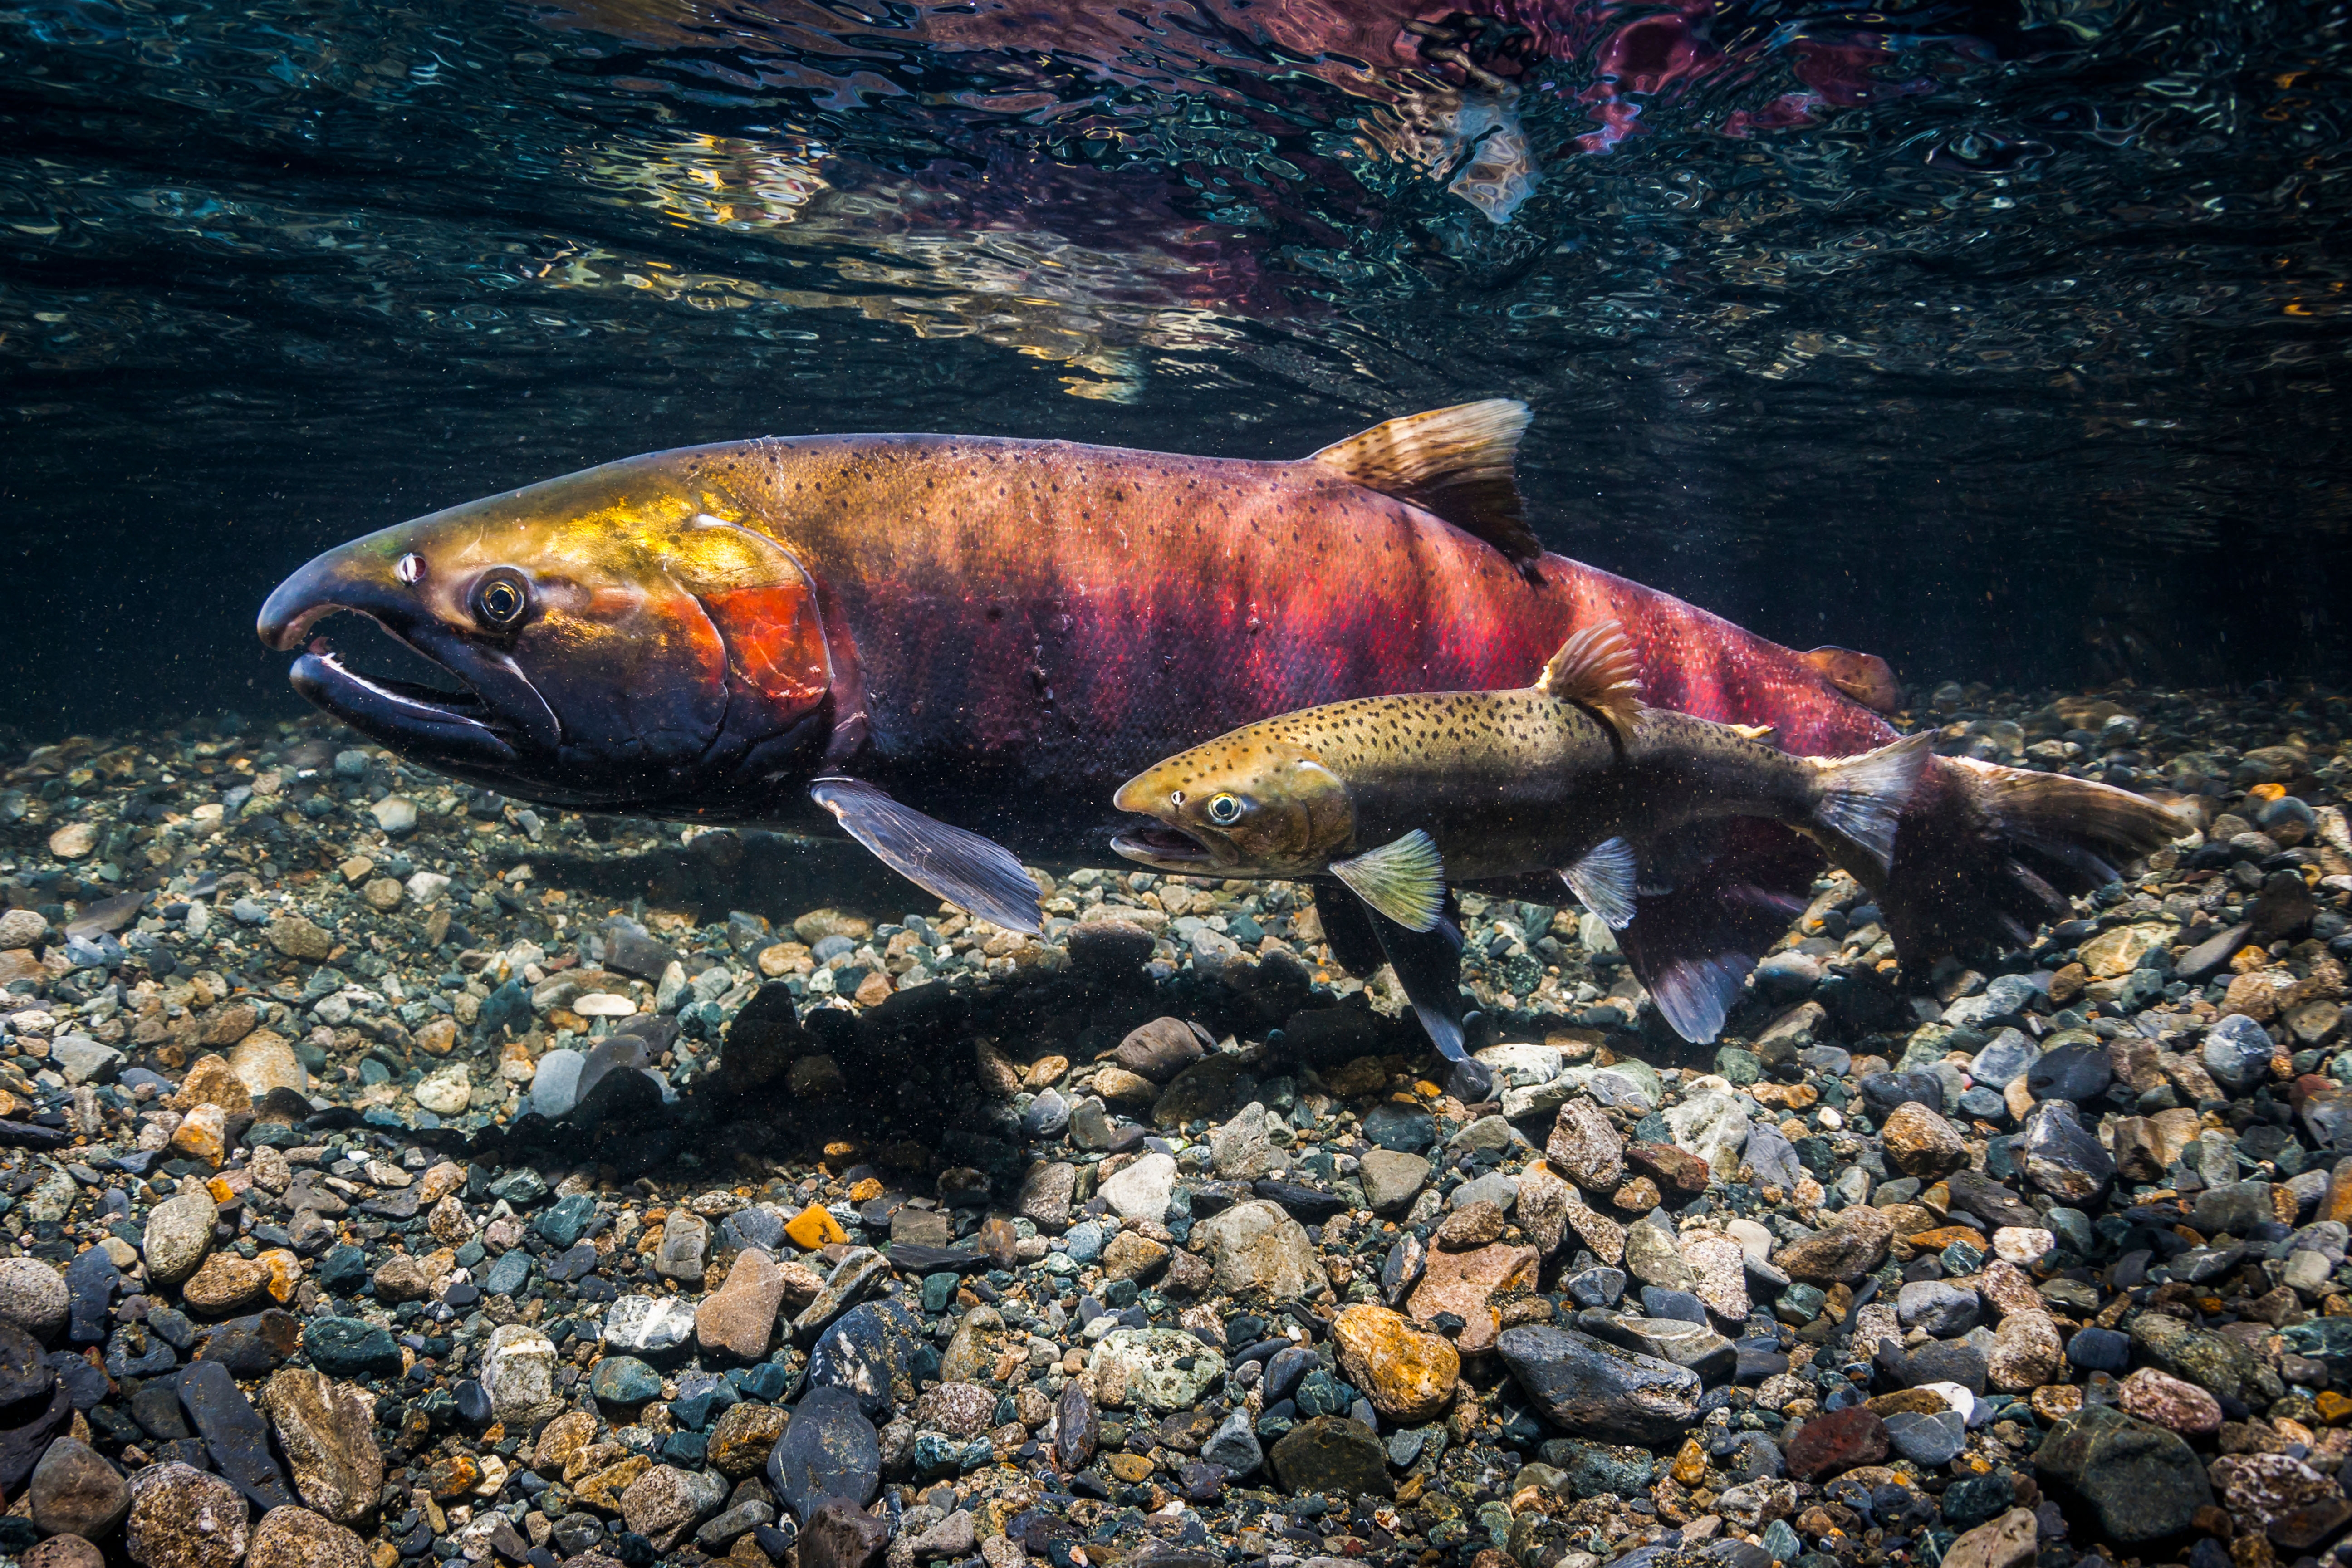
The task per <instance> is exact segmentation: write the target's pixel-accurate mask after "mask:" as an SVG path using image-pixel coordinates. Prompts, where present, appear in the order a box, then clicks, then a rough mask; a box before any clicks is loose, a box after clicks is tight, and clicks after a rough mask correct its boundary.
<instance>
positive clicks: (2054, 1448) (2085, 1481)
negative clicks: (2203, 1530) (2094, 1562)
mask: <svg viewBox="0 0 2352 1568" xmlns="http://www.w3.org/2000/svg"><path fill="white" fill-rule="evenodd" d="M2033 1459H2034V1468H2035V1470H2036V1472H2037V1473H2038V1474H2039V1475H2040V1476H2041V1478H2042V1480H2043V1481H2044V1482H2045V1483H2047V1484H2049V1485H2050V1486H2051V1487H2052V1488H2053V1489H2056V1490H2058V1491H2061V1492H2064V1493H2071V1494H2072V1495H2073V1496H2074V1497H2075V1498H2076V1499H2077V1500H2080V1501H2081V1502H2082V1503H2083V1504H2084V1507H2086V1508H2087V1509H2089V1510H2091V1512H2092V1514H2093V1515H2094V1516H2095V1518H2096V1519H2097V1521H2098V1522H2099V1527H2100V1529H2101V1531H2103V1532H2104V1533H2105V1536H2106V1537H2107V1539H2109V1540H2111V1541H2115V1542H2121V1543H2123V1544H2126V1545H2129V1544H2133V1543H2136V1542H2143V1541H2157V1540H2160V1539H2162V1538H2164V1537H2166V1536H2169V1535H2175V1534H2178V1533H2179V1532H2180V1531H2184V1530H2186V1529H2188V1528H2189V1521H2190V1520H2191V1519H2193V1518H2194V1517H2195V1516H2196V1513H2197V1510H2199V1509H2200V1508H2207V1507H2210V1506H2211V1504H2212V1501H2213V1488H2212V1484H2211V1482H2210V1480H2208V1479H2207V1478H2206V1474H2205V1467H2204V1465H2203V1464H2202V1463H2200V1461H2199V1459H2198V1458H2197V1455H2196V1454H2195V1453H2194V1452H2193V1451H2192V1450H2191V1449H2190V1448H2189V1445H2188V1444H2187V1443H2184V1442H2182V1441H2181V1440H2180V1438H2179V1436H2178V1435H2177V1434H2175V1433H2172V1432H2168V1431H2167V1430H2166V1429H2165V1428H2163V1427H2161V1426H2157V1425H2155V1424H2154V1423H2153V1422H2147V1421H2140V1420H2137V1419H2135V1418H2134V1417H2132V1416H2129V1415H2125V1414H2124V1413H2123V1412H2122V1411H2120V1410H2117V1409H2116V1408H2114V1407H2113V1406H2112V1405H2085V1406H2084V1408H2082V1409H2080V1410H2078V1411H2076V1412H2074V1414H2073V1415H2069V1416H2067V1417H2066V1418H2065V1419H2064V1420H2063V1421H2061V1422H2059V1423H2058V1425H2057V1426H2055V1427H2053V1429H2052V1430H2051V1432H2050V1435H2049V1436H2047V1437H2045V1438H2043V1439H2042V1447H2040V1448H2039V1449H2038V1450H2036V1451H2035V1453H2034V1457H2033Z"/></svg>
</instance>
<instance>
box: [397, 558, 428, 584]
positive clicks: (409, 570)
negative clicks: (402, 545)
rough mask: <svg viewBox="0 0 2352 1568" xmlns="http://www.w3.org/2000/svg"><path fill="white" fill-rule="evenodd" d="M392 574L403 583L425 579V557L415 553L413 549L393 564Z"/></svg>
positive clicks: (418, 581)
mask: <svg viewBox="0 0 2352 1568" xmlns="http://www.w3.org/2000/svg"><path fill="white" fill-rule="evenodd" d="M392 574H393V575H394V577H397V578H399V579H400V580H401V581H402V582H403V583H421V582H423V581H424V580H425V557H423V556H422V555H419V554H417V553H416V552H415V551H414V550H412V551H410V552H408V553H407V554H405V555H404V556H402V557H401V558H400V560H399V561H398V562H397V563H394V566H393V568H392Z"/></svg>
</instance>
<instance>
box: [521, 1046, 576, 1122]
mask: <svg viewBox="0 0 2352 1568" xmlns="http://www.w3.org/2000/svg"><path fill="white" fill-rule="evenodd" d="M587 1065H588V1058H587V1057H585V1056H584V1055H583V1054H582V1053H580V1052H578V1051H575V1050H572V1049H569V1048H568V1047H567V1048H561V1049H557V1050H552V1051H550V1052H548V1053H547V1054H546V1055H545V1056H543V1057H541V1058H539V1066H538V1067H537V1068H535V1069H533V1071H532V1073H531V1075H530V1108H531V1109H532V1110H535V1111H537V1112H539V1114H540V1115H541V1116H544V1117H547V1118H549V1119H550V1120H554V1119H557V1118H560V1117H563V1116H568V1115H570V1114H571V1113H572V1107H573V1106H574V1105H577V1104H578V1103H579V1102H580V1069H581V1068H583V1067H585V1066H587Z"/></svg>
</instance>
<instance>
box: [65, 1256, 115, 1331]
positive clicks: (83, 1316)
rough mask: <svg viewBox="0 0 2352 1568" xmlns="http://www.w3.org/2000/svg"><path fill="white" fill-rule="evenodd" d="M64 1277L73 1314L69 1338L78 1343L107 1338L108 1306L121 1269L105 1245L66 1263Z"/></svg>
mask: <svg viewBox="0 0 2352 1568" xmlns="http://www.w3.org/2000/svg"><path fill="white" fill-rule="evenodd" d="M65 1278H66V1295H67V1300H68V1301H69V1302H70V1303H71V1311H72V1314H73V1315H72V1319H71V1321H70V1323H69V1325H68V1328H67V1330H66V1337H67V1338H68V1339H69V1340H71V1341H72V1342H74V1343H75V1344H78V1345H94V1344H96V1343H98V1342H100V1340H102V1339H104V1338H106V1334H107V1328H108V1321H109V1316H110V1313H109V1309H110V1307H111V1306H112V1304H113V1301H114V1290H115V1287H116V1286H117V1285H118V1284H120V1283H121V1279H122V1271H121V1269H119V1268H115V1266H114V1259H112V1258H109V1257H108V1256H107V1255H106V1248H104V1247H89V1248H88V1249H86V1250H85V1251H83V1252H82V1253H81V1254H80V1256H79V1257H77V1258H75V1259H74V1260H73V1261H72V1262H71V1263H68V1264H67V1265H66V1276H65Z"/></svg>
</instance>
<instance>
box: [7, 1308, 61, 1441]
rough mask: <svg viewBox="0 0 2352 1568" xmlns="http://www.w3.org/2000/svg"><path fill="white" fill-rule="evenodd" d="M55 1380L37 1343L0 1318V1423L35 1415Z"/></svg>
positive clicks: (56, 1375)
mask: <svg viewBox="0 0 2352 1568" xmlns="http://www.w3.org/2000/svg"><path fill="white" fill-rule="evenodd" d="M75 1359H76V1360H79V1359H80V1358H79V1357H76V1358H75ZM57 1380H58V1374H57V1373H54V1372H52V1371H51V1370H50V1369H49V1361H48V1352H47V1351H45V1350H43V1349H42V1348H41V1342H40V1341H38V1340H37V1339H35V1338H34V1337H33V1336H32V1335H30V1334H28V1333H26V1331H24V1330H22V1329H20V1328H18V1327H17V1326H16V1324H14V1323H11V1322H5V1321H0V1423H6V1422H15V1421H22V1420H25V1419H26V1418H27V1417H29V1416H32V1415H38V1414H39V1413H40V1411H41V1409H42V1407H43V1406H44V1405H47V1403H48V1398H49V1388H50V1386H51V1385H52V1384H55V1383H56V1382H57Z"/></svg>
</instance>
